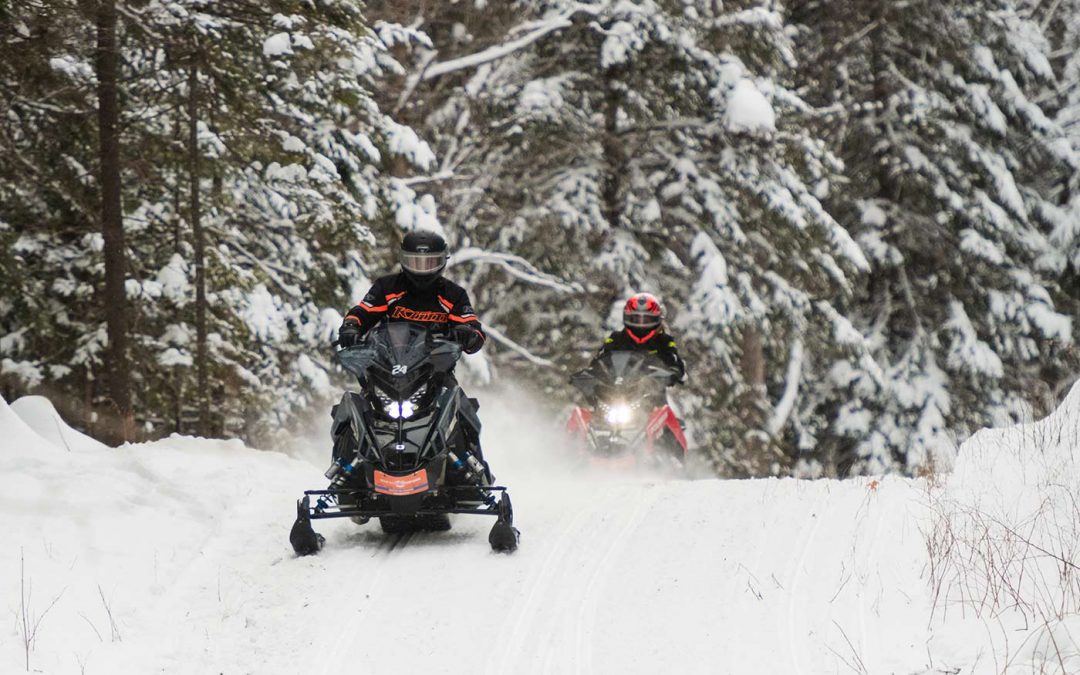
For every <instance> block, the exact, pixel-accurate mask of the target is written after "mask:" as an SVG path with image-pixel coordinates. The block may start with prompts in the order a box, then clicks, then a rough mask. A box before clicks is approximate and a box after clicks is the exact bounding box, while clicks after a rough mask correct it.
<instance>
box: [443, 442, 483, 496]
mask: <svg viewBox="0 0 1080 675" xmlns="http://www.w3.org/2000/svg"><path fill="white" fill-rule="evenodd" d="M462 454H463V455H464V459H462V458H461V457H458V456H457V454H455V453H454V452H453V451H450V452H448V453H447V456H448V457H449V458H450V466H451V468H453V469H454V470H455V471H462V470H463V471H464V472H465V478H466V479H468V480H469V482H471V483H474V484H475V485H479V486H481V487H483V486H484V475H485V472H484V465H483V464H481V463H480V460H478V459H476V457H474V456H473V455H472V453H470V452H469V451H468V450H465V451H464V452H463V453H462Z"/></svg>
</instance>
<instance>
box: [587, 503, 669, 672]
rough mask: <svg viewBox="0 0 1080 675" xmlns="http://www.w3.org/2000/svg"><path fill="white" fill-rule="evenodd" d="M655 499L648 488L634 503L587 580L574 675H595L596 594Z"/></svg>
mask: <svg viewBox="0 0 1080 675" xmlns="http://www.w3.org/2000/svg"><path fill="white" fill-rule="evenodd" d="M656 499H657V489H656V486H655V485H650V486H648V488H647V493H646V495H645V496H644V497H643V498H642V499H639V500H638V501H637V504H636V506H635V507H634V509H633V511H632V512H631V513H630V515H629V516H628V517H627V518H626V520H625V522H624V523H623V525H622V527H621V528H619V533H618V534H617V535H616V536H615V537H614V538H613V539H612V540H611V543H610V544H608V546H607V550H606V551H605V552H604V554H603V556H602V557H601V558H600V562H599V564H597V566H596V569H595V570H594V571H593V573H592V576H591V577H590V578H589V583H588V585H587V586H586V587H585V593H584V594H583V595H582V597H581V605H580V607H579V609H578V614H577V629H576V633H577V639H576V647H577V649H576V651H577V672H578V673H583V674H584V675H591V673H593V672H595V669H594V667H593V651H594V650H593V634H594V628H595V627H596V613H597V608H598V606H599V603H600V594H601V592H602V591H603V589H604V587H605V586H606V585H607V582H608V580H609V576H610V572H611V569H612V567H613V566H614V564H615V561H616V559H617V558H618V554H620V553H621V552H622V551H623V549H625V548H626V544H627V541H628V540H629V539H630V535H632V534H633V533H634V532H635V531H636V530H637V529H638V527H639V526H640V525H641V522H642V521H643V520H644V519H645V516H646V515H647V514H648V512H649V509H650V508H651V507H652V505H653V503H654V502H655V501H656Z"/></svg>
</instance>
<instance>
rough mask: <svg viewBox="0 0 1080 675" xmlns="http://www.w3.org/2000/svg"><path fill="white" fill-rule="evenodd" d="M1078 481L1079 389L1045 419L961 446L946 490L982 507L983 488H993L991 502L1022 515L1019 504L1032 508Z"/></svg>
mask: <svg viewBox="0 0 1080 675" xmlns="http://www.w3.org/2000/svg"><path fill="white" fill-rule="evenodd" d="M1077 480H1080V383H1077V384H1076V385H1074V386H1073V388H1072V390H1071V391H1070V392H1069V395H1068V396H1067V397H1066V398H1065V400H1064V401H1063V402H1062V404H1061V405H1060V406H1059V407H1058V409H1057V410H1055V411H1054V412H1053V413H1051V414H1050V415H1049V416H1047V417H1046V418H1044V419H1042V420H1039V421H1037V422H1033V423H1028V424H1021V425H1018V426H1014V427H1008V428H1004V429H983V430H982V431H979V432H978V433H976V434H975V435H974V436H972V437H971V438H970V439H968V440H967V442H965V443H964V444H963V445H962V446H960V452H959V454H958V456H957V459H956V466H955V468H954V469H953V473H952V475H951V476H950V478H949V481H948V488H949V493H950V495H951V496H953V497H955V498H957V499H964V500H966V501H969V502H970V503H972V504H973V505H974V504H981V503H983V502H984V501H985V499H983V498H984V497H986V496H987V494H986V493H987V492H988V491H987V490H986V488H987V487H989V486H994V487H996V488H997V490H994V491H993V492H994V493H996V494H994V495H993V496H994V497H1000V501H1002V502H1004V503H1009V504H1011V505H1012V506H1014V507H1017V508H1020V509H1021V510H1022V509H1023V504H1024V503H1026V504H1027V505H1028V506H1032V505H1034V504H1035V503H1037V502H1038V501H1039V497H1038V495H1039V493H1040V492H1041V491H1042V490H1043V489H1044V488H1046V487H1047V486H1050V485H1057V484H1062V483H1063V482H1064V483H1074V482H1075V481H1077ZM1076 494H1080V492H1077V493H1076ZM1032 500H1034V501H1032Z"/></svg>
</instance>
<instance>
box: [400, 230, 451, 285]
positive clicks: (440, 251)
mask: <svg viewBox="0 0 1080 675" xmlns="http://www.w3.org/2000/svg"><path fill="white" fill-rule="evenodd" d="M449 257H450V256H449V254H448V253H447V248H446V240H445V239H443V238H442V237H440V236H439V235H437V234H435V233H434V232H424V231H417V232H410V233H408V234H406V235H405V238H404V239H403V240H402V241H401V270H402V271H403V272H405V276H407V277H409V281H411V282H413V283H414V284H415V285H417V286H420V287H424V286H428V285H429V284H431V283H433V282H434V281H435V280H436V279H438V278H439V277H440V276H442V271H443V269H445V268H446V259H447V258H449Z"/></svg>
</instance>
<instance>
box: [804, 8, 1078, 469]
mask: <svg viewBox="0 0 1080 675" xmlns="http://www.w3.org/2000/svg"><path fill="white" fill-rule="evenodd" d="M794 9H795V14H794V17H793V19H794V21H795V22H797V23H800V24H802V25H803V26H804V29H803V30H802V31H801V33H800V34H801V37H802V42H801V44H802V45H803V47H802V50H803V51H804V52H806V58H807V63H808V66H809V67H808V68H806V69H804V70H803V71H801V72H802V73H803V75H804V78H805V79H804V81H803V82H802V85H803V87H804V88H805V90H807V91H810V92H813V95H812V97H811V99H810V100H811V102H812V103H814V104H815V105H817V106H819V108H820V109H821V110H822V111H823V116H822V118H821V120H822V122H823V124H822V125H821V127H820V128H821V129H822V130H823V131H826V132H828V133H829V134H830V137H831V140H832V141H833V142H834V143H835V145H836V147H837V149H838V152H839V153H840V155H841V157H842V158H843V160H844V163H845V170H844V174H845V181H844V182H843V183H842V184H841V185H840V189H837V190H835V191H834V192H833V194H832V195H831V197H830V199H829V200H828V202H827V204H828V206H829V207H830V209H831V211H832V212H833V213H834V214H836V215H837V217H838V218H839V219H840V221H841V222H842V223H843V224H845V225H846V226H847V227H848V228H849V229H850V230H852V231H856V232H857V233H858V236H857V240H858V241H859V243H860V244H861V245H862V247H863V249H864V250H865V251H866V252H867V254H868V256H869V257H870V259H871V263H872V265H873V272H872V274H870V275H869V277H868V283H867V284H866V286H865V288H863V289H862V290H861V293H860V295H859V298H858V303H857V305H854V306H853V307H852V308H851V312H850V314H849V316H850V317H851V319H852V323H853V324H854V327H855V329H856V330H857V331H858V332H857V333H856V334H855V335H856V336H860V337H861V340H859V342H860V343H861V344H860V345H859V347H858V348H859V349H861V350H864V353H865V356H866V358H865V360H864V362H863V364H861V365H859V366H858V367H854V368H853V367H851V365H850V363H849V362H841V363H838V364H837V365H836V367H834V368H833V370H832V374H831V377H830V378H829V380H828V386H824V387H822V388H820V389H819V390H818V391H816V392H815V396H814V398H815V399H816V401H815V402H814V405H815V408H814V412H815V414H816V415H817V416H818V418H819V419H827V420H832V427H831V429H829V430H827V431H826V432H825V436H824V437H826V438H829V439H831V440H830V441H829V442H827V443H824V444H820V445H819V451H820V454H818V455H817V460H820V461H823V462H824V463H825V464H826V465H827V466H830V467H831V466H836V465H839V466H840V467H841V469H842V470H843V469H845V468H852V469H853V470H859V471H868V472H881V471H890V470H906V471H914V470H918V469H920V468H922V467H926V466H928V465H930V463H931V462H932V460H933V458H934V457H935V454H934V453H935V452H936V451H938V450H942V451H947V449H948V448H949V447H950V446H951V445H952V442H953V441H954V440H955V439H954V438H953V436H952V435H951V434H952V432H955V433H956V434H957V435H959V436H961V437H962V436H964V435H965V434H967V433H969V432H970V431H972V430H974V429H977V428H979V427H981V426H984V425H987V424H1001V423H1004V422H1007V421H1008V420H1010V419H1014V418H1015V417H1017V416H1020V415H1022V414H1024V413H1023V411H1024V409H1025V406H1024V401H1025V396H1026V394H1027V393H1028V392H1030V391H1031V389H1032V387H1033V385H1034V384H1035V383H1037V381H1038V380H1039V377H1040V373H1039V369H1040V368H1045V367H1047V366H1048V365H1050V364H1053V363H1054V362H1055V361H1056V360H1057V359H1059V358H1060V355H1061V352H1062V349H1063V348H1065V347H1067V346H1068V345H1070V344H1071V342H1072V340H1073V335H1074V333H1073V331H1074V327H1073V325H1072V322H1071V320H1070V319H1069V318H1068V317H1066V316H1063V315H1062V314H1061V313H1059V312H1058V311H1057V310H1056V308H1055V304H1054V302H1053V299H1052V298H1053V294H1054V292H1055V291H1056V286H1055V280H1056V279H1057V278H1059V275H1060V274H1061V272H1062V270H1063V266H1064V264H1065V257H1064V256H1063V255H1062V251H1061V250H1060V249H1059V248H1058V247H1057V246H1055V244H1054V242H1053V241H1052V236H1050V235H1051V233H1052V232H1053V231H1054V230H1055V228H1057V227H1060V226H1061V223H1062V213H1061V209H1060V207H1059V206H1058V205H1056V204H1054V203H1053V202H1052V201H1050V200H1048V199H1047V195H1048V194H1049V191H1050V190H1051V189H1052V186H1053V184H1054V182H1055V181H1058V180H1060V177H1061V176H1062V175H1063V174H1064V173H1067V172H1074V171H1075V170H1076V167H1077V161H1078V160H1077V156H1076V154H1075V152H1074V151H1073V150H1072V149H1071V148H1070V147H1069V145H1068V143H1066V142H1065V139H1064V135H1063V133H1062V130H1061V128H1060V127H1059V126H1058V125H1057V124H1055V123H1054V122H1053V121H1052V120H1050V119H1048V117H1047V115H1046V114H1045V113H1044V111H1043V110H1042V109H1041V108H1040V107H1039V105H1038V103H1037V100H1036V99H1037V97H1038V96H1039V95H1040V94H1042V93H1045V92H1047V91H1050V90H1052V88H1053V86H1054V84H1055V81H1054V73H1053V71H1052V69H1051V67H1050V64H1049V62H1048V60H1047V55H1048V54H1047V52H1048V50H1047V47H1048V45H1047V42H1046V40H1045V39H1044V37H1043V34H1042V32H1041V29H1040V26H1039V25H1038V24H1037V23H1035V22H1034V21H1032V20H1031V19H1030V18H1027V17H1025V15H1023V14H1022V13H1021V12H1020V11H1018V10H1019V7H1018V3H1016V2H1011V1H1008V0H1001V1H997V0H989V1H979V2H968V1H964V2H960V1H956V2H941V3H883V2H876V1H872V0H867V1H866V2H847V1H845V2H838V1H832V0H810V1H807V2H798V3H795V6H794Z"/></svg>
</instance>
